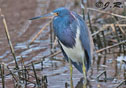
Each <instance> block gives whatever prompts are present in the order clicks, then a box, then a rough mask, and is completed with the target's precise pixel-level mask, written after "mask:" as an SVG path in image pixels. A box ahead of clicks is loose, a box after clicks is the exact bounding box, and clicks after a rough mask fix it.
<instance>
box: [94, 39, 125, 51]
mask: <svg viewBox="0 0 126 88" xmlns="http://www.w3.org/2000/svg"><path fill="white" fill-rule="evenodd" d="M124 43H126V40H123V41H121V42H119V43H117V44H114V45H112V46H107V47H105V48H102V49H100V50H97V51H96V52H97V53H100V52H102V51H104V50H107V49H109V48H113V47H116V46H118V45H120V44H124Z"/></svg>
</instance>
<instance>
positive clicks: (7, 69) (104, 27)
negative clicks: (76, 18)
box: [0, 0, 126, 88]
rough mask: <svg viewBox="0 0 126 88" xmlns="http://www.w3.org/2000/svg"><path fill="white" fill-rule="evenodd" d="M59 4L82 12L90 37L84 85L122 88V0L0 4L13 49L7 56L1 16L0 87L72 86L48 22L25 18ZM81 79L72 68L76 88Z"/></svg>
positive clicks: (125, 18) (125, 51)
mask: <svg viewBox="0 0 126 88" xmlns="http://www.w3.org/2000/svg"><path fill="white" fill-rule="evenodd" d="M62 6H63V7H66V8H68V9H70V10H71V11H75V12H77V13H78V14H80V15H81V16H82V17H83V18H84V19H85V21H86V23H87V25H88V27H89V29H90V31H91V33H92V37H93V42H94V46H95V50H94V51H95V52H94V58H93V60H92V67H91V69H90V70H89V71H88V80H89V83H88V87H89V88H126V1H125V0H0V8H1V11H0V15H1V14H2V15H4V17H5V20H6V23H7V27H8V31H9V34H10V38H11V39H10V41H11V43H12V45H13V48H14V51H15V52H14V54H13V53H12V52H11V49H10V44H8V39H7V35H6V31H5V26H4V23H3V19H4V17H3V16H2V15H1V16H0V88H35V87H37V86H41V87H40V88H70V74H69V64H68V63H66V62H65V61H64V60H63V55H62V53H60V49H59V46H58V44H57V42H56V38H55V36H54V34H53V30H52V25H51V23H50V24H49V23H48V22H49V20H45V19H44V20H42V19H39V20H35V21H29V20H28V19H30V18H32V17H35V16H40V15H42V14H46V13H49V12H51V11H53V10H54V9H56V8H59V7H62ZM46 24H48V26H47V27H46V28H45V30H43V32H42V33H41V34H40V35H39V36H38V37H37V39H35V40H34V41H33V42H32V44H29V43H30V42H31V41H32V39H33V38H34V36H36V34H37V33H38V32H39V31H40V30H41V28H43V27H44V26H45V25H46ZM15 56H16V62H15V60H14V58H15ZM16 63H17V65H18V67H19V68H17V67H15V65H16ZM82 77H83V75H82V74H81V73H79V72H78V71H77V70H76V69H75V68H74V70H73V82H74V87H75V88H82V83H83V80H82Z"/></svg>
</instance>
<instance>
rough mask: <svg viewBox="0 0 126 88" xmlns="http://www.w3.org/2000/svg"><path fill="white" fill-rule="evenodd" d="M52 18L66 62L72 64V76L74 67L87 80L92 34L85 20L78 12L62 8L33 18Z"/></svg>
mask: <svg viewBox="0 0 126 88" xmlns="http://www.w3.org/2000/svg"><path fill="white" fill-rule="evenodd" d="M38 18H51V19H52V23H53V24H52V25H53V30H54V34H55V35H56V37H57V39H58V43H59V45H60V49H61V51H62V53H63V55H64V57H65V60H66V61H67V62H69V63H70V75H71V79H72V70H73V68H72V65H74V66H75V68H77V70H78V71H79V72H81V73H83V75H84V79H85V80H86V79H87V78H86V77H87V71H88V70H89V68H90V66H91V60H92V46H91V45H92V43H91V41H92V40H91V33H90V31H89V29H88V27H87V25H86V23H85V21H84V20H83V18H82V17H81V16H80V15H78V14H77V13H76V12H73V11H70V10H69V9H67V8H65V7H60V8H57V9H55V10H53V11H52V12H50V13H48V14H45V15H42V16H37V17H33V18H31V19H30V20H34V19H38Z"/></svg>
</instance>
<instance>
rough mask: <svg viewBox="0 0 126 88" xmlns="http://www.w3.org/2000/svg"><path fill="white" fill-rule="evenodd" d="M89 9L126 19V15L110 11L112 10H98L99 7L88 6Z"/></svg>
mask: <svg viewBox="0 0 126 88" xmlns="http://www.w3.org/2000/svg"><path fill="white" fill-rule="evenodd" d="M87 9H88V10H92V11H97V12H100V13H105V14H108V15H112V16H116V17H120V18H124V19H126V16H122V15H118V14H114V13H110V12H105V11H101V10H97V9H94V8H87Z"/></svg>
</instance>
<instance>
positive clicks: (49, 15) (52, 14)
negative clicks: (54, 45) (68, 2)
mask: <svg viewBox="0 0 126 88" xmlns="http://www.w3.org/2000/svg"><path fill="white" fill-rule="evenodd" d="M54 16H57V14H56V13H53V12H51V13H49V14H45V15H43V16H37V17H33V18H31V19H29V20H35V19H39V18H42V19H49V18H51V19H52V18H53V17H54Z"/></svg>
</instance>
